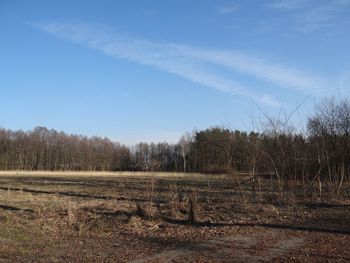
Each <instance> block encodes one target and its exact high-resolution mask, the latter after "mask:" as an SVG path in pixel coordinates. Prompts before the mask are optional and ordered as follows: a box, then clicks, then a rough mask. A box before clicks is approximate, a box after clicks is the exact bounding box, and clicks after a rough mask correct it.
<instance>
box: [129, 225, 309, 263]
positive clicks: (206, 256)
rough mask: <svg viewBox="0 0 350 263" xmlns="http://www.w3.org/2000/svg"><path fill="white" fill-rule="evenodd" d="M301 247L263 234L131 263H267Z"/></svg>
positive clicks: (234, 237)
mask: <svg viewBox="0 0 350 263" xmlns="http://www.w3.org/2000/svg"><path fill="white" fill-rule="evenodd" d="M303 244H304V240H303V239H302V238H299V237H282V238H281V237H280V236H279V232H278V231H275V230H268V231H267V232H265V233H263V234H261V233H260V234H258V235H256V234H247V235H241V234H238V235H230V236H226V237H223V238H218V239H213V240H208V241H205V242H202V243H198V244H197V245H195V246H192V247H189V248H188V249H178V250H168V251H164V252H162V253H160V254H157V255H153V256H149V257H143V258H139V259H136V260H132V261H130V263H151V262H164V263H166V262H169V263H170V262H253V263H254V262H270V261H272V260H273V259H275V258H278V257H281V256H283V255H285V254H287V253H290V252H292V251H293V250H294V249H297V248H298V247H300V246H301V245H303Z"/></svg>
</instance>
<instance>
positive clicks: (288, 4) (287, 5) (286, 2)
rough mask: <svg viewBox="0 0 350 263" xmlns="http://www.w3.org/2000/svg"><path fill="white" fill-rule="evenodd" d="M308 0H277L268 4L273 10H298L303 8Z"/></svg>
mask: <svg viewBox="0 0 350 263" xmlns="http://www.w3.org/2000/svg"><path fill="white" fill-rule="evenodd" d="M308 2H310V0H278V1H274V2H273V3H272V4H269V6H270V7H273V8H283V9H291V10H293V9H299V8H302V7H304V6H305V5H306V4H307V3H308Z"/></svg>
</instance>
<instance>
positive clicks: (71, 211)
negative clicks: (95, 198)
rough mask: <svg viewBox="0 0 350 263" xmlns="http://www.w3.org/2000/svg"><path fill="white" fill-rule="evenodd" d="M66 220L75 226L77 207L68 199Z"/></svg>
mask: <svg viewBox="0 0 350 263" xmlns="http://www.w3.org/2000/svg"><path fill="white" fill-rule="evenodd" d="M67 220H68V224H69V225H71V226H76V225H77V223H78V207H77V205H76V204H75V203H74V202H72V201H70V200H69V201H68V202H67Z"/></svg>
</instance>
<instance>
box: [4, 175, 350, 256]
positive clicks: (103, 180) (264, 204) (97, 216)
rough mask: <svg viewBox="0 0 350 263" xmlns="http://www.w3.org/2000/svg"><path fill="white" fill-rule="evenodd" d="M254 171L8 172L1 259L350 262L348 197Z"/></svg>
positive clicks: (349, 206)
mask: <svg viewBox="0 0 350 263" xmlns="http://www.w3.org/2000/svg"><path fill="white" fill-rule="evenodd" d="M277 192H278V191H277V190H276V186H275V182H274V181H273V180H271V179H266V178H265V179H264V178H259V180H257V181H254V182H253V181H252V180H251V178H250V177H249V175H244V174H241V175H235V176H228V175H219V176H213V175H200V174H169V173H124V172H123V173H94V172H89V173H88V172H85V173H78V172H65V173H59V172H20V171H13V172H1V173H0V262H271V261H274V262H349V261H350V251H349V249H348V247H349V245H350V202H348V201H347V200H348V198H344V199H343V200H341V199H337V200H332V199H329V200H327V202H325V201H323V200H308V199H302V200H301V199H298V197H296V196H292V195H288V196H283V198H281V197H278V193H277Z"/></svg>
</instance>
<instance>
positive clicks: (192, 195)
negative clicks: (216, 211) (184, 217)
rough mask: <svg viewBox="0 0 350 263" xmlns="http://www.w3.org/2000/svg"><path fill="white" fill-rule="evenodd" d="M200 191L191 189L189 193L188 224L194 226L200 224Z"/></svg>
mask: <svg viewBox="0 0 350 263" xmlns="http://www.w3.org/2000/svg"><path fill="white" fill-rule="evenodd" d="M199 210H200V209H199V205H198V190H197V189H194V188H191V189H190V190H189V193H188V223H189V224H191V225H193V224H195V223H197V222H198V213H199Z"/></svg>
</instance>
